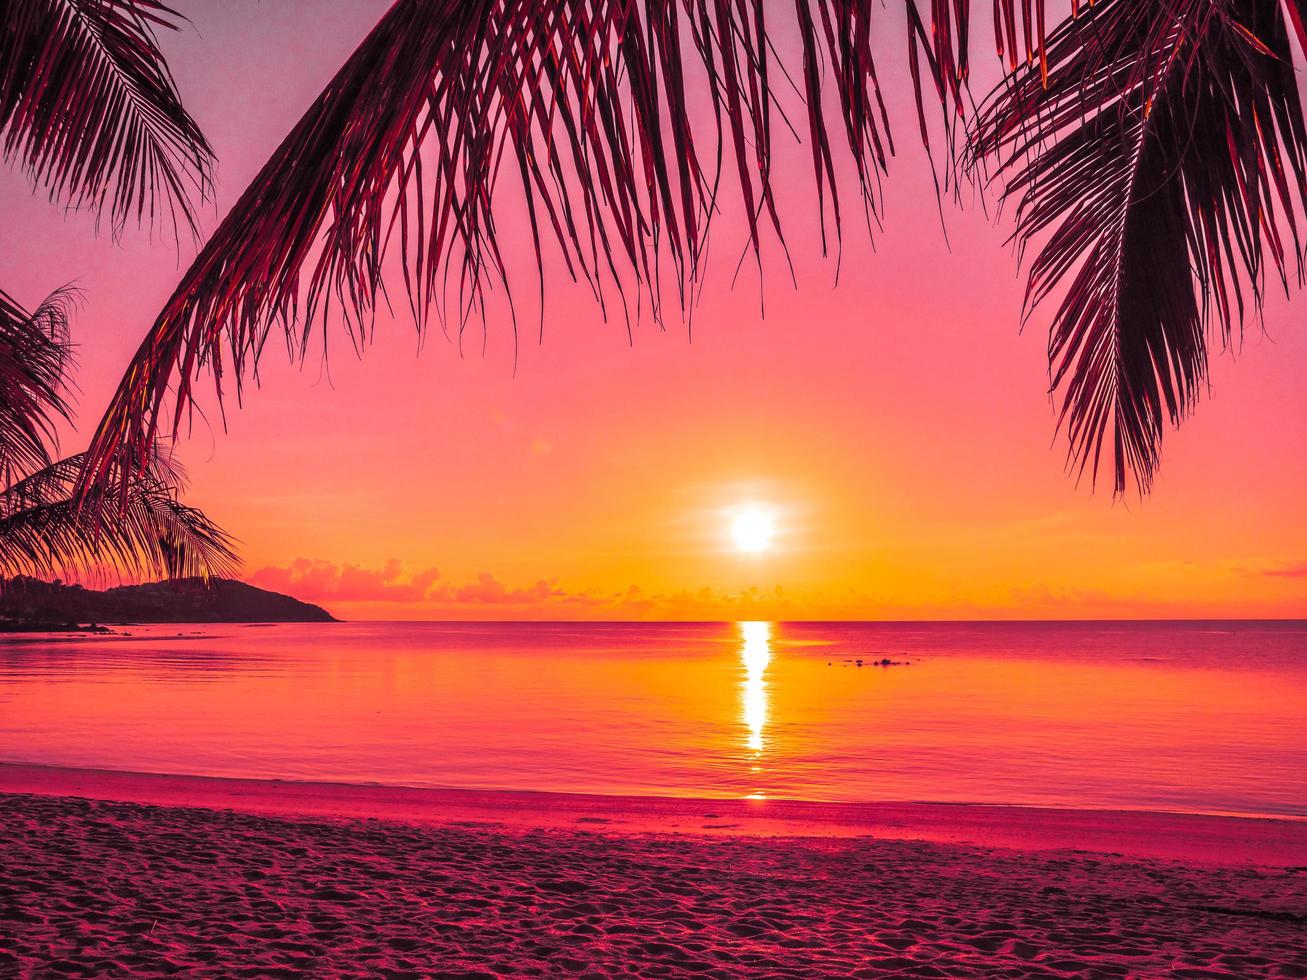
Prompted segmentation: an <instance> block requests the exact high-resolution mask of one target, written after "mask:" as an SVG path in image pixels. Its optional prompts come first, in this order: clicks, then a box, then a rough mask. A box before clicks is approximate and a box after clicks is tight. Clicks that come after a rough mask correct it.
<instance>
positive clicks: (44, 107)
mask: <svg viewBox="0 0 1307 980" xmlns="http://www.w3.org/2000/svg"><path fill="white" fill-rule="evenodd" d="M179 21H180V18H179V17H178V15H177V14H176V13H175V12H174V11H173V10H172V9H171V8H169V7H167V6H165V5H164V4H163V3H160V2H158V0H6V3H5V6H4V11H3V14H0V152H2V153H3V155H4V157H5V159H6V160H10V161H14V162H17V163H18V164H20V165H21V166H22V167H23V169H24V170H25V171H26V172H27V173H28V175H29V176H30V177H31V179H32V181H33V182H34V184H36V185H37V186H40V187H42V188H44V189H45V190H46V192H47V193H48V194H49V195H50V197H51V199H52V200H55V201H59V202H61V203H65V204H68V205H70V206H72V207H75V208H82V207H85V208H90V209H92V210H94V211H95V212H96V213H97V214H107V215H108V216H109V219H110V223H111V227H112V230H113V231H114V233H115V234H116V233H117V232H119V231H120V230H121V229H122V228H123V227H124V226H125V225H126V224H127V223H128V222H129V221H133V220H134V221H136V222H137V223H143V224H150V225H153V224H154V223H155V222H156V221H164V220H167V221H170V222H171V223H172V225H173V226H174V228H175V227H176V226H177V225H178V224H179V223H181V224H185V225H186V226H188V227H189V228H190V229H191V231H192V233H194V232H195V230H196V224H195V211H194V203H193V202H194V200H195V199H197V198H198V199H200V200H202V199H204V198H205V197H206V196H207V195H208V193H209V189H210V186H211V179H212V162H213V151H212V149H211V147H210V146H209V143H208V141H207V140H206V139H205V136H204V134H203V133H202V132H201V130H200V128H199V126H198V125H197V124H196V123H195V121H194V120H193V119H192V118H191V116H190V115H189V114H188V113H187V111H186V109H185V108H184V107H183V105H182V103H181V99H180V97H179V96H178V94H177V89H176V85H175V84H174V82H173V79H172V75H171V74H170V72H169V69H168V65H167V62H166V61H165V60H164V57H163V53H162V52H161V50H160V48H159V45H158V39H157V37H156V34H155V32H156V29H158V28H164V29H174V28H175V27H176V26H177V24H178V23H179Z"/></svg>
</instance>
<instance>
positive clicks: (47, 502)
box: [0, 456, 237, 580]
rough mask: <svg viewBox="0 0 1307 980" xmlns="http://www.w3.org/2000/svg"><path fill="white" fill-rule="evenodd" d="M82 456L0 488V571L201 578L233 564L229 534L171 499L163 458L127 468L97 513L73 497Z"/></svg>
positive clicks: (228, 569)
mask: <svg viewBox="0 0 1307 980" xmlns="http://www.w3.org/2000/svg"><path fill="white" fill-rule="evenodd" d="M83 464H84V459H83V457H81V456H70V457H69V458H67V459H63V460H60V461H58V462H57V463H54V464H52V465H51V466H49V467H47V468H45V469H43V470H40V471H38V472H36V473H34V474H32V475H31V476H29V477H27V478H26V479H24V480H21V481H19V482H17V483H15V484H14V485H13V486H11V487H9V488H7V489H6V490H4V491H3V492H0V576H5V577H10V578H12V577H13V576H16V575H31V576H35V577H38V578H46V579H49V578H53V577H61V578H78V579H82V580H86V579H93V578H96V577H101V576H104V575H105V574H106V573H107V572H108V571H109V570H114V571H116V572H118V573H124V572H125V573H127V574H130V575H133V576H138V577H145V576H149V577H155V578H157V577H166V578H190V577H200V578H205V579H208V578H209V577H211V576H225V575H229V574H230V573H231V572H232V571H233V570H234V569H235V568H236V565H237V560H236V556H235V551H234V546H233V541H232V539H231V538H230V537H229V536H228V535H227V533H226V532H225V531H223V530H222V528H220V527H219V526H218V525H217V524H215V523H214V522H213V521H211V520H210V519H209V518H208V517H207V516H206V515H205V514H204V513H203V512H202V511H200V510H198V509H196V508H194V507H188V506H186V505H184V504H182V503H181V502H180V501H179V500H178V499H177V491H176V488H175V487H174V486H173V485H171V484H169V483H168V482H166V479H165V477H166V476H167V475H168V474H169V473H170V472H171V471H170V469H169V467H168V464H167V463H166V462H165V461H155V460H151V461H148V462H146V463H143V464H142V465H140V466H136V467H134V468H133V470H134V475H133V476H132V477H131V478H130V479H127V480H126V481H125V486H126V487H127V491H126V494H125V497H124V501H123V504H122V506H115V507H113V508H112V510H98V509H96V508H95V507H94V506H92V507H85V506H78V504H77V503H76V502H75V501H74V499H73V490H74V488H75V486H76V482H77V475H78V474H79V473H80V472H81V470H82V466H83Z"/></svg>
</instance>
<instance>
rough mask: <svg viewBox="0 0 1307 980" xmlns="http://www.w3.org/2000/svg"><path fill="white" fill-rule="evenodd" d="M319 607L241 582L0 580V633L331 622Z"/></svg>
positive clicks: (329, 617)
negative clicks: (100, 586) (106, 584)
mask: <svg viewBox="0 0 1307 980" xmlns="http://www.w3.org/2000/svg"><path fill="white" fill-rule="evenodd" d="M335 621H336V620H335V617H334V616H332V615H331V613H329V612H327V611H326V610H325V609H323V608H322V607H321V606H315V605H313V604H311V603H308V602H301V601H300V600H298V599H295V598H292V597H291V596H288V595H282V594H281V593H279V592H269V591H267V590H266V589H257V588H255V587H254V586H252V585H246V584H245V583H244V582H237V581H234V580H232V579H223V578H215V579H211V580H210V581H208V582H204V581H203V580H201V579H198V578H185V579H176V580H173V581H171V582H150V583H148V584H146V585H121V586H118V587H117V588H113V589H105V590H104V591H99V590H97V589H86V588H83V587H82V586H80V585H62V584H60V583H57V582H42V581H41V580H40V579H34V578H26V577H19V578H14V579H9V580H7V581H2V582H0V624H3V625H0V631H6V630H7V631H9V632H14V631H17V630H24V631H27V630H31V631H40V632H51V631H54V632H63V631H68V630H81V631H83V632H87V631H88V630H86V629H85V628H83V627H79V626H78V624H85V623H90V624H92V626H91V629H90V630H89V631H92V632H109V631H108V630H107V629H106V628H105V627H104V626H102V625H95V624H103V623H116V624H124V623H249V622H263V623H332V622H335Z"/></svg>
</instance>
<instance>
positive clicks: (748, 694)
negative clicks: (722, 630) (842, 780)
mask: <svg viewBox="0 0 1307 980" xmlns="http://www.w3.org/2000/svg"><path fill="white" fill-rule="evenodd" d="M739 628H740V662H741V664H742V665H743V667H744V682H743V683H742V685H741V687H740V714H741V720H742V721H743V722H744V727H745V745H746V746H747V747H748V749H749V751H750V752H751V753H752V755H753V759H754V764H753V765H751V766H750V770H751V771H752V772H755V773H758V772H761V771H762V767H761V766H760V765H758V764H757V762H759V761H760V760H761V759H762V754H763V750H764V749H765V748H766V746H767V743H766V740H765V739H764V738H763V732H764V730H765V729H766V727H767V680H766V674H767V665H768V664H770V663H771V628H772V624H771V623H761V622H754V623H740V624H739ZM763 795H764V794H762V793H761V792H757V793H750V794H749V796H750V797H751V798H753V799H761V798H762V797H763Z"/></svg>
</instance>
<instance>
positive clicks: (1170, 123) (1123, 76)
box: [969, 0, 1307, 494]
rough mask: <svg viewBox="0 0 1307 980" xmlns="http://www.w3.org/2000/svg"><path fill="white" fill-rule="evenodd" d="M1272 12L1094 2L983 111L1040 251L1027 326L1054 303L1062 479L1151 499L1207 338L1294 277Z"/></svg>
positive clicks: (1287, 90) (1245, 2) (1254, 0)
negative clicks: (1100, 479)
mask: <svg viewBox="0 0 1307 980" xmlns="http://www.w3.org/2000/svg"><path fill="white" fill-rule="evenodd" d="M1292 54H1293V52H1292V50H1291V48H1290V40H1289V34H1288V31H1287V27H1286V23H1285V20H1284V17H1283V13H1282V11H1281V8H1280V6H1279V5H1278V4H1268V3H1263V2H1259V0H1218V2H1213V0H1169V2H1166V3H1148V4H1141V3H1132V2H1128V0H1106V2H1099V3H1097V4H1095V5H1094V6H1092V7H1090V8H1088V9H1087V10H1085V11H1083V12H1082V13H1081V16H1080V18H1079V19H1077V20H1073V21H1070V22H1067V23H1066V24H1064V25H1063V26H1062V27H1060V28H1059V29H1058V30H1057V31H1056V32H1055V33H1054V34H1053V35H1052V36H1051V37H1050V39H1049V41H1048V64H1049V71H1048V76H1047V79H1045V78H1044V77H1043V75H1042V73H1041V72H1040V71H1038V70H1037V69H1036V68H1031V69H1028V70H1026V71H1024V72H1020V73H1018V75H1017V76H1016V77H1015V78H1014V79H1013V80H1012V83H1011V84H1009V85H1006V86H1004V87H1002V88H1000V89H998V90H996V91H995V93H994V94H993V95H992V96H991V97H990V99H989V100H987V102H986V104H985V105H984V106H982V109H981V112H980V113H979V116H978V118H977V120H976V121H975V123H974V124H973V127H972V129H971V131H970V134H969V150H970V156H971V159H972V160H973V162H977V163H978V162H979V161H982V160H984V159H986V158H996V159H997V160H998V161H999V173H998V176H999V177H1001V178H1003V179H1005V180H1006V187H1005V194H1006V195H1007V196H1009V197H1012V198H1014V199H1015V200H1016V202H1017V208H1016V239H1017V241H1018V244H1019V246H1020V248H1021V250H1022V251H1023V252H1024V250H1025V249H1026V248H1027V247H1028V246H1034V252H1035V255H1034V258H1033V259H1032V260H1031V261H1030V264H1029V281H1028V286H1027V306H1028V308H1031V309H1033V308H1036V307H1039V306H1040V305H1042V304H1045V303H1052V302H1054V301H1056V308H1055V312H1054V313H1053V315H1052V321H1051V327H1050V336H1049V361H1050V374H1051V379H1052V384H1053V389H1054V391H1055V392H1058V393H1059V394H1060V399H1061V405H1060V413H1059V418H1060V424H1061V425H1062V426H1063V427H1064V428H1065V431H1066V433H1067V436H1068V440H1069V452H1070V460H1071V463H1072V465H1073V466H1074V467H1075V468H1076V469H1077V470H1078V471H1079V472H1082V473H1084V472H1088V473H1090V474H1091V476H1092V477H1093V478H1095V479H1096V478H1097V475H1098V473H1099V471H1100V469H1102V468H1106V469H1108V470H1109V471H1110V473H1111V478H1112V483H1113V486H1114V489H1115V491H1116V492H1117V493H1118V494H1120V493H1122V492H1124V491H1125V490H1126V488H1127V487H1128V486H1129V485H1130V483H1131V482H1133V483H1134V485H1135V486H1136V487H1137V488H1138V489H1139V490H1140V491H1141V492H1145V491H1147V490H1148V488H1149V487H1150V485H1151V482H1152V480H1153V477H1154V475H1155V473H1156V471H1157V467H1158V465H1159V462H1160V459H1161V447H1162V440H1163V436H1164V434H1165V431H1166V429H1167V428H1168V427H1169V426H1175V425H1178V424H1179V423H1180V422H1181V421H1182V420H1183V419H1184V418H1185V417H1186V416H1187V415H1188V413H1189V412H1190V411H1191V410H1192V408H1193V406H1194V404H1195V403H1196V401H1197V399H1198V397H1199V396H1200V394H1201V391H1202V389H1203V387H1204V384H1205V382H1206V379H1207V371H1208V355H1209V347H1210V337H1211V335H1212V334H1213V333H1215V334H1216V336H1217V339H1218V340H1219V341H1220V342H1221V343H1228V342H1229V341H1230V339H1231V337H1232V336H1233V335H1235V334H1236V333H1237V332H1239V331H1240V330H1241V329H1242V326H1243V323H1244V320H1245V317H1246V315H1247V314H1250V313H1251V314H1253V315H1256V314H1258V313H1259V312H1260V309H1261V303H1262V296H1263V289H1264V283H1265V279H1266V276H1267V274H1268V272H1269V273H1270V274H1272V275H1275V276H1277V277H1278V278H1280V279H1281V280H1282V281H1283V282H1284V283H1285V285H1286V287H1287V282H1288V277H1289V275H1290V273H1291V272H1292V273H1295V274H1296V275H1297V276H1298V277H1301V275H1302V265H1301V257H1302V247H1301V242H1300V241H1299V235H1298V228H1297V220H1298V219H1297V216H1296V215H1297V212H1299V211H1300V210H1301V209H1302V208H1303V207H1304V204H1307V191H1305V189H1307V167H1305V166H1304V161H1307V133H1305V132H1304V126H1303V111H1302V105H1301V103H1300V101H1299V96H1298V89H1297V83H1296V80H1295V77H1294V72H1293V69H1292Z"/></svg>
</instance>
